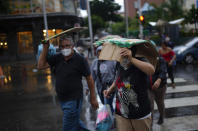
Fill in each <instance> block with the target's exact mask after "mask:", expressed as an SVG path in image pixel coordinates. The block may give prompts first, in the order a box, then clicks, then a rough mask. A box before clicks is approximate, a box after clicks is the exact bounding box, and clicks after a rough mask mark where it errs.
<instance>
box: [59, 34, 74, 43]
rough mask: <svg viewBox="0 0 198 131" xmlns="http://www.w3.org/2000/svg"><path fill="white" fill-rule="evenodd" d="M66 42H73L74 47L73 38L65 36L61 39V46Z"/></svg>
mask: <svg viewBox="0 0 198 131" xmlns="http://www.w3.org/2000/svg"><path fill="white" fill-rule="evenodd" d="M64 40H68V41H70V42H71V45H74V42H73V38H72V37H71V36H64V37H61V38H60V39H59V44H62V42H63V41H64Z"/></svg>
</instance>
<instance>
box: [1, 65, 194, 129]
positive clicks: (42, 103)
mask: <svg viewBox="0 0 198 131" xmlns="http://www.w3.org/2000/svg"><path fill="white" fill-rule="evenodd" d="M3 70H4V74H5V76H6V78H5V85H4V87H2V88H0V105H1V107H0V131H61V128H62V112H61V109H60V107H59V104H58V101H57V98H56V94H55V92H54V77H53V75H51V72H50V70H49V69H47V70H42V71H37V70H36V64H35V63H34V62H28V63H27V62H25V63H23V62H22V63H10V64H4V65H3ZM176 77H180V78H184V79H187V81H184V82H183V83H182V82H179V83H177V85H176V88H179V87H177V86H184V85H191V84H195V83H196V82H197V80H198V67H197V65H194V66H183V65H180V66H178V67H177V69H176ZM83 85H84V87H86V86H87V85H86V82H85V80H83ZM196 85H197V83H196ZM192 88H194V87H192ZM195 88H196V86H195ZM197 92H198V90H196V91H188V92H177V93H174V92H172V93H167V95H166V99H173V98H187V97H189V96H194V97H196V96H197ZM88 99H89V95H84V104H83V109H82V115H81V118H82V120H83V121H84V122H85V124H86V125H87V127H88V128H89V129H90V130H92V131H94V129H95V119H96V112H95V111H93V110H92V108H91V107H90V104H89V101H88ZM197 105H198V103H197ZM197 105H191V106H183V107H180V108H177V107H172V108H167V109H166V118H167V119H166V120H165V121H166V123H165V124H164V125H162V126H158V125H156V124H155V125H154V130H155V131H166V130H167V131H168V130H171V127H173V126H174V125H176V124H175V122H176V123H179V120H180V121H181V118H183V117H185V116H186V117H188V118H186V117H185V118H183V119H186V120H189V121H194V122H193V123H194V124H193V125H194V127H193V126H192V127H193V128H186V130H190V129H193V130H197V129H198V127H196V125H198V122H197V121H195V120H198V117H197V116H196V115H198V107H197ZM192 115H195V117H193V119H192ZM158 116H159V114H158V113H157V112H156V113H155V115H154V119H155V121H156V120H157V118H158ZM177 117H178V119H176V118H177ZM179 118H180V119H179ZM189 121H188V122H186V123H189ZM184 122H185V121H184ZM155 123H156V122H155ZM191 124H192V123H191ZM189 125H190V124H189ZM166 126H167V127H166ZM182 126H184V125H182ZM182 126H181V125H180V126H178V127H176V128H175V130H178V131H180V130H179V129H181V130H182V129H185V128H182Z"/></svg>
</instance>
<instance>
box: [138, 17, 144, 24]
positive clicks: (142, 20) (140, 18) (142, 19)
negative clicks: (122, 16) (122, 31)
mask: <svg viewBox="0 0 198 131" xmlns="http://www.w3.org/2000/svg"><path fill="white" fill-rule="evenodd" d="M139 20H140V23H141V24H144V23H145V22H144V16H143V15H141V16H139Z"/></svg>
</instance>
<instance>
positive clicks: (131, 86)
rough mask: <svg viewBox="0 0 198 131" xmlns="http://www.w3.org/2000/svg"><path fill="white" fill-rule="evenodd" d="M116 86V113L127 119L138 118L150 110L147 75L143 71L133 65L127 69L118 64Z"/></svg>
mask: <svg viewBox="0 0 198 131" xmlns="http://www.w3.org/2000/svg"><path fill="white" fill-rule="evenodd" d="M138 59H140V60H143V59H142V58H138ZM116 86H117V93H116V113H117V114H118V115H121V116H123V117H125V118H128V119H140V118H142V117H144V116H146V115H148V114H149V113H150V112H151V109H150V101H149V97H148V86H149V85H148V76H147V75H146V74H145V73H144V72H142V71H141V70H139V69H138V68H137V67H135V66H134V65H131V66H130V67H129V68H128V69H127V70H124V69H123V67H122V66H120V68H119V71H118V78H117V80H116Z"/></svg>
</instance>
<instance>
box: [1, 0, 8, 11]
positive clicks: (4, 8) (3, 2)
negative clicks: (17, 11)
mask: <svg viewBox="0 0 198 131" xmlns="http://www.w3.org/2000/svg"><path fill="white" fill-rule="evenodd" d="M9 12H10V8H9V1H8V0H0V14H8V13H9Z"/></svg>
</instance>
